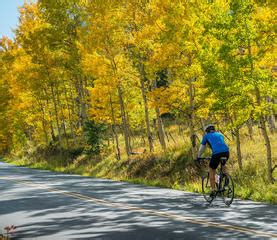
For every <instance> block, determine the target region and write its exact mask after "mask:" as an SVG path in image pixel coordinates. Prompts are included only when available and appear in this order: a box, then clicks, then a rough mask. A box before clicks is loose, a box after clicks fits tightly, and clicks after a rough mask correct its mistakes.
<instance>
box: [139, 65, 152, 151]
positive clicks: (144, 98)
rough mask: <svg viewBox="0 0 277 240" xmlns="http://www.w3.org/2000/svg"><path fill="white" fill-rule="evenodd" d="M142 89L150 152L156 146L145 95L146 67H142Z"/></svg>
mask: <svg viewBox="0 0 277 240" xmlns="http://www.w3.org/2000/svg"><path fill="white" fill-rule="evenodd" d="M140 75H141V78H140V87H141V94H142V98H143V102H144V113H145V124H146V134H147V139H148V144H149V150H150V152H153V151H154V144H153V139H152V135H151V130H150V121H149V112H148V102H147V98H146V93H145V84H144V82H145V80H146V73H145V70H144V65H143V64H141V65H140Z"/></svg>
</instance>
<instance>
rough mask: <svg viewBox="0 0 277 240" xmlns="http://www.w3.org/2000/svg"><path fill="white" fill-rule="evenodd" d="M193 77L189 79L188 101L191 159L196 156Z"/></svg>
mask: <svg viewBox="0 0 277 240" xmlns="http://www.w3.org/2000/svg"><path fill="white" fill-rule="evenodd" d="M193 80H194V79H193V78H191V79H190V80H189V89H188V91H189V102H190V112H189V119H188V121H189V132H190V139H191V147H192V148H191V150H192V159H196V157H197V146H196V141H195V140H196V139H195V138H196V134H195V130H194V88H193V84H192V81H193Z"/></svg>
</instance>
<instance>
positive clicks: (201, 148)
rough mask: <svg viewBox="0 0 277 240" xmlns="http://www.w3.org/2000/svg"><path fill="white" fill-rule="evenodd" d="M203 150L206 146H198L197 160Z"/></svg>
mask: <svg viewBox="0 0 277 240" xmlns="http://www.w3.org/2000/svg"><path fill="white" fill-rule="evenodd" d="M205 148H206V145H203V144H201V145H200V147H199V150H198V157H199V158H200V157H201V155H202V154H203V153H204V151H205Z"/></svg>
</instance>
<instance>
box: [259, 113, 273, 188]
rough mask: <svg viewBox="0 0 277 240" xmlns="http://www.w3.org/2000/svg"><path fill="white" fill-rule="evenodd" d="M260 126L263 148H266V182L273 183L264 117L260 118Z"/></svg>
mask: <svg viewBox="0 0 277 240" xmlns="http://www.w3.org/2000/svg"><path fill="white" fill-rule="evenodd" d="M260 124H261V131H262V135H263V137H264V140H265V146H266V156H267V174H268V176H267V177H268V181H269V182H271V183H273V181H274V179H273V176H272V155H271V144H270V140H269V137H268V134H267V130H266V125H265V118H264V116H262V117H261V119H260Z"/></svg>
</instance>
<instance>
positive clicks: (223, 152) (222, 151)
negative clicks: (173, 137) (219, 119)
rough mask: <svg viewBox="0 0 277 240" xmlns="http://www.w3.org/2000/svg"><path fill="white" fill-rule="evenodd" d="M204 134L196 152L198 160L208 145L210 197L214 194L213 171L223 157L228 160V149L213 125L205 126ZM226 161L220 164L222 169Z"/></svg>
mask: <svg viewBox="0 0 277 240" xmlns="http://www.w3.org/2000/svg"><path fill="white" fill-rule="evenodd" d="M205 132H206V134H205V135H204V137H203V139H202V141H201V145H200V148H199V151H198V158H200V157H201V155H202V154H203V152H204V150H205V148H206V145H207V144H208V145H209V147H210V148H211V150H212V157H211V160H210V164H209V167H210V170H209V176H210V182H211V188H212V192H211V195H213V194H214V193H215V171H216V169H217V167H218V165H219V163H220V158H221V157H225V158H226V159H227V160H228V158H229V147H228V146H227V144H226V143H225V141H224V137H223V135H222V134H221V133H219V132H217V131H216V130H215V126H214V125H213V124H209V125H207V126H206V127H205ZM227 160H226V161H227ZM226 161H225V162H223V163H222V165H223V167H224V165H225V163H226Z"/></svg>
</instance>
